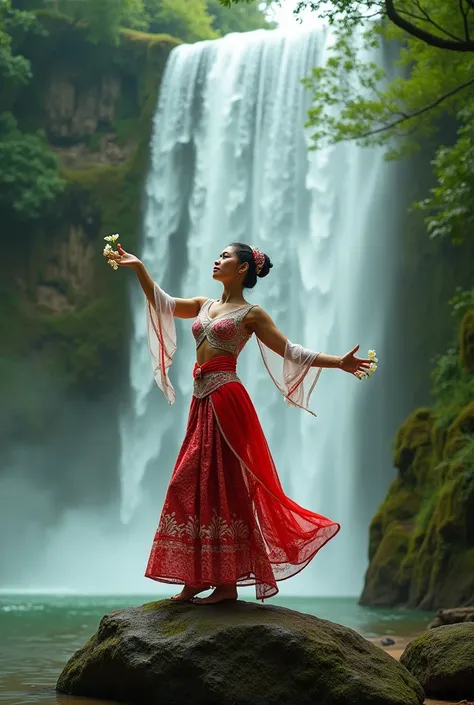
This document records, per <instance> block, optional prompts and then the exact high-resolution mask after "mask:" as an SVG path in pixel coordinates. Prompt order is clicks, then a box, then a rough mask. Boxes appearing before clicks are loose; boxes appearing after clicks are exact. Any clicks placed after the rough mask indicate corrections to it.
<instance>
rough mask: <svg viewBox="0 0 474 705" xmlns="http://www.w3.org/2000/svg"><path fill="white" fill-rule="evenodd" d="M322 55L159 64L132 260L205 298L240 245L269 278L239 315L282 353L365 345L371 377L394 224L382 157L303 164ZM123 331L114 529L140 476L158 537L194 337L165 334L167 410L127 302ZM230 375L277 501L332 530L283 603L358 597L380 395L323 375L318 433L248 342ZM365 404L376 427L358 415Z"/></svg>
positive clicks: (251, 43) (208, 52)
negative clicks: (268, 454)
mask: <svg viewBox="0 0 474 705" xmlns="http://www.w3.org/2000/svg"><path fill="white" fill-rule="evenodd" d="M329 43H330V38H329V37H328V34H327V32H325V31H324V30H312V31H305V30H301V29H299V30H298V31H294V32H292V33H284V32H281V31H258V32H252V33H248V34H242V35H237V34H235V35H229V36H227V37H225V38H224V39H219V40H217V41H212V42H202V43H198V44H194V45H190V46H187V45H183V46H180V47H178V48H176V49H175V50H174V51H173V52H172V53H171V55H170V57H169V60H168V64H167V67H166V71H165V75H164V78H163V83H162V86H161V93H160V100H159V105H158V109H157V113H156V117H155V122H154V137H153V142H152V165H151V170H150V174H149V179H148V185H147V208H146V215H145V222H144V244H143V249H142V252H141V256H142V258H143V259H144V261H145V263H146V265H147V267H148V268H149V271H150V273H151V274H152V276H153V277H154V278H155V279H156V281H158V282H159V283H160V284H161V286H162V287H163V288H165V289H166V290H167V291H168V292H169V293H171V294H172V295H174V296H194V295H204V296H211V297H215V298H218V297H219V295H220V288H219V285H218V284H217V283H215V282H213V280H212V278H211V273H212V266H213V260H214V259H215V258H216V257H217V256H218V254H219V252H220V251H221V249H222V248H223V247H224V246H226V245H227V244H229V243H230V242H233V241H244V242H248V243H250V244H254V245H256V246H258V247H260V248H261V249H262V250H264V251H265V252H267V253H268V254H269V256H270V257H271V259H272V261H273V264H274V269H273V270H272V271H271V273H270V275H269V276H268V277H267V278H266V279H264V280H261V281H259V282H258V285H257V287H256V289H254V290H252V291H251V292H248V296H247V298H248V300H250V301H251V302H255V303H258V304H259V305H260V306H262V307H263V308H264V309H265V310H267V311H268V312H269V313H270V315H271V316H272V317H273V319H274V320H275V322H276V324H277V325H278V327H279V328H280V329H281V330H282V331H283V332H284V333H285V334H286V335H287V336H288V337H289V338H290V339H291V340H293V341H294V342H300V343H301V344H303V345H305V346H307V347H311V348H312V349H314V350H320V351H323V352H326V353H330V354H341V353H344V352H346V351H347V350H349V349H350V348H352V347H353V346H354V345H356V344H357V343H361V353H362V354H365V353H366V352H367V349H368V348H369V347H374V348H376V349H377V352H378V353H379V357H380V359H381V363H382V366H381V370H382V372H378V373H377V375H380V374H383V369H384V367H383V364H384V359H386V358H387V355H388V350H386V349H385V346H384V322H385V321H386V319H387V317H388V316H389V314H390V311H391V304H392V299H393V288H394V286H393V285H394V277H395V275H394V274H393V275H392V277H391V276H390V275H389V272H390V271H395V270H396V268H395V267H393V266H392V268H390V267H389V266H388V265H389V261H390V259H391V258H392V257H393V255H394V251H395V248H394V243H395V236H396V226H395V225H394V224H392V226H391V227H390V226H389V227H388V228H387V221H388V220H390V214H389V211H390V208H391V207H392V206H393V199H392V198H391V193H392V192H393V188H392V180H393V178H394V169H393V167H391V166H389V165H387V164H386V163H385V162H384V161H383V155H382V153H381V152H380V151H379V150H368V149H366V150H362V149H359V148H357V147H356V146H355V145H354V144H352V143H345V144H341V145H338V146H336V147H329V148H325V149H324V150H320V151H318V152H314V151H309V149H308V147H309V145H310V134H309V133H308V132H307V131H306V130H305V128H304V123H305V121H306V114H307V110H308V107H309V101H310V93H309V91H307V90H305V89H304V87H303V86H302V84H301V79H302V78H303V77H304V76H305V75H308V74H309V72H310V70H311V68H312V67H314V66H317V65H318V64H319V65H321V64H322V63H323V62H324V60H325V57H326V55H327V51H328V45H329ZM378 60H379V61H380V60H382V57H381V56H379V57H378ZM393 223H395V219H393ZM133 317H134V336H133V341H132V349H131V404H130V407H129V408H128V409H127V411H126V412H125V413H124V414H123V417H122V422H121V426H122V445H123V453H122V461H121V484H122V519H123V521H124V522H129V521H130V520H131V519H132V517H134V515H135V514H136V512H137V511H138V510H141V508H142V507H143V506H145V504H144V503H145V502H146V497H144V495H146V493H145V492H144V486H146V485H147V478H148V477H150V476H151V475H153V476H156V474H157V473H160V475H161V484H160V492H161V493H162V496H155V497H154V498H153V505H154V506H155V507H156V517H155V519H156V523H157V522H158V518H159V509H160V503H161V501H162V499H163V497H164V490H165V487H166V484H167V481H168V479H169V477H170V474H171V470H172V463H173V461H174V458H175V455H176V453H177V450H178V447H179V443H180V441H181V439H182V436H183V434H184V427H185V420H186V415H187V412H188V408H189V398H190V395H191V386H192V378H191V369H192V364H193V361H194V340H193V338H192V336H191V333H190V322H189V321H184V322H178V353H177V355H176V358H175V362H174V365H173V367H172V368H171V379H172V381H173V383H174V386H175V388H176V391H177V401H176V404H175V405H174V407H172V408H169V407H167V405H166V403H165V402H164V400H163V399H161V398H159V397H160V396H161V395H160V392H159V390H158V389H157V388H156V386H155V383H154V381H153V377H152V372H151V365H150V361H149V359H148V349H147V342H146V324H145V315H144V300H143V294H142V293H141V291H138V290H137V289H135V290H134V292H133ZM386 353H387V354H386ZM384 355H385V358H384ZM239 375H240V376H241V378H242V380H243V382H244V384H245V385H246V387H247V389H248V390H249V392H250V395H251V397H252V399H253V401H254V403H255V406H256V409H257V412H258V414H259V416H260V418H261V420H262V425H263V427H264V430H265V432H266V434H267V437H268V440H269V443H270V447H271V449H272V452H273V455H274V458H275V461H276V464H277V467H278V469H279V473H280V477H281V480H282V483H283V486H284V487H285V490H286V491H287V493H288V494H290V496H291V497H292V498H293V499H295V500H296V501H298V502H299V503H300V504H302V505H303V506H307V507H308V508H310V509H313V510H314V511H317V512H320V513H321V514H324V515H325V516H328V517H330V518H332V519H335V520H338V521H339V522H340V523H341V524H342V531H341V532H340V534H339V535H338V536H337V537H336V538H335V539H334V540H333V541H331V542H330V544H329V545H328V546H327V547H325V548H324V550H323V551H321V553H320V554H318V556H317V557H316V559H315V560H314V561H313V562H312V564H310V566H309V567H308V568H307V569H306V570H305V571H303V572H302V573H301V574H300V575H299V576H297V577H296V578H294V579H293V580H292V581H289V584H288V585H286V584H283V585H284V587H285V590H286V591H287V592H288V591H290V592H294V593H300V594H302V593H312V594H319V595H329V594H338V595H350V594H356V593H358V592H359V590H360V588H361V582H362V577H363V571H364V568H365V563H366V546H367V527H368V523H369V520H370V518H371V515H372V514H373V512H374V511H375V508H376V506H377V504H378V503H379V501H380V500H381V497H382V496H383V492H384V491H385V489H386V486H387V483H388V480H387V471H386V472H385V478H384V479H383V480H380V479H377V478H376V477H374V480H373V482H370V484H368V483H367V476H368V474H367V467H368V464H369V465H370V466H371V467H372V468H373V471H377V472H380V469H381V468H382V467H383V466H384V465H385V468H387V469H388V470H390V467H391V464H390V458H389V456H388V448H389V438H390V436H391V435H392V433H393V431H394V428H393V426H391V425H390V419H389V415H387V414H386V413H385V407H384V402H383V396H382V394H383V383H380V381H379V379H377V378H376V377H374V378H373V379H372V380H370V381H369V382H365V383H360V382H357V381H356V379H355V378H353V377H351V376H349V375H345V374H343V373H341V372H339V371H334V370H324V371H323V374H322V376H321V380H320V382H319V384H318V387H317V389H316V392H315V394H314V396H313V403H312V406H313V408H314V409H315V411H316V412H317V413H318V416H319V418H318V419H315V418H314V417H312V416H310V415H309V414H306V413H305V412H302V411H299V410H296V409H294V408H290V407H288V406H287V405H286V404H285V403H284V401H283V399H282V398H281V396H280V395H279V394H278V392H277V391H276V390H275V389H274V388H273V385H272V382H271V381H270V379H269V378H268V376H267V374H266V372H265V369H264V366H263V363H262V362H261V360H260V359H259V353H258V350H257V345H256V343H255V342H252V341H251V342H250V343H249V344H248V345H247V348H246V349H245V350H244V352H243V354H242V356H241V359H240V360H239ZM368 400H369V401H370V404H371V405H372V407H373V408H374V409H375V414H374V415H372V416H369V415H363V409H364V407H365V405H366V404H367V401H368ZM369 426H371V427H372V433H373V437H374V440H373V441H370V438H371V436H370V429H368V427H369ZM361 439H362V440H361ZM158 458H160V459H161V460H160V462H158ZM163 458H166V463H167V466H166V467H164V465H163V462H164V461H163ZM155 485H156V482H155ZM374 488H375V489H374ZM160 492H158V494H160ZM151 538H152V537H151V536H150V539H151Z"/></svg>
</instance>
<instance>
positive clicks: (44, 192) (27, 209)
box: [0, 114, 64, 221]
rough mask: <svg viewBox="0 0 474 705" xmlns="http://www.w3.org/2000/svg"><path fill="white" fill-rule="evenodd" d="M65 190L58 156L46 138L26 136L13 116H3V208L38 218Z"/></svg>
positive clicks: (22, 216)
mask: <svg viewBox="0 0 474 705" xmlns="http://www.w3.org/2000/svg"><path fill="white" fill-rule="evenodd" d="M63 188H64V181H63V179H61V177H60V176H59V173H58V161H57V159H56V155H55V154H54V153H53V152H52V151H51V149H50V148H49V145H48V143H47V142H46V140H45V138H44V136H43V135H42V134H41V133H38V134H25V133H23V132H21V131H20V130H19V129H18V128H17V125H16V122H15V120H14V118H13V116H12V115H8V114H3V115H0V209H1V210H2V212H3V214H4V215H5V213H9V212H10V213H13V214H14V215H15V216H16V217H17V218H18V219H20V220H22V221H24V220H31V219H33V218H38V217H39V216H40V215H41V214H42V213H43V211H44V209H45V207H46V206H47V205H48V204H50V203H52V202H53V201H54V200H55V198H56V197H57V195H58V194H59V193H61V191H62V190H63Z"/></svg>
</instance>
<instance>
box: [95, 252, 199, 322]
mask: <svg viewBox="0 0 474 705" xmlns="http://www.w3.org/2000/svg"><path fill="white" fill-rule="evenodd" d="M117 250H118V253H119V254H118V256H117V255H113V254H110V253H108V254H107V255H106V257H108V258H109V259H114V260H115V261H116V262H117V264H118V265H120V266H122V267H131V268H132V269H133V270H134V271H135V274H136V275H137V279H138V281H139V282H140V286H141V288H142V289H143V293H144V294H145V296H146V298H147V299H148V301H149V302H150V305H151V306H153V308H154V307H155V282H154V281H153V279H152V277H151V276H150V273H149V272H148V270H147V268H146V267H145V265H144V264H143V262H142V261H141V260H140V259H138V257H136V256H135V255H132V254H131V253H130V252H125V250H124V249H123V247H122V245H120V243H118V244H117ZM205 300H206V299H205V297H203V296H196V297H194V298H192V299H174V302H175V308H174V311H173V315H174V317H175V318H195V317H196V316H197V315H198V313H199V311H200V309H201V306H202V305H203V303H204V301H205Z"/></svg>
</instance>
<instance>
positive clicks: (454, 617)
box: [428, 607, 474, 629]
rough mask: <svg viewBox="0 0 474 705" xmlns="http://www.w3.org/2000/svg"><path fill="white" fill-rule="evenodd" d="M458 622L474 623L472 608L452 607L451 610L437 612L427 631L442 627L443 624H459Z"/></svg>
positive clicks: (473, 610)
mask: <svg viewBox="0 0 474 705" xmlns="http://www.w3.org/2000/svg"><path fill="white" fill-rule="evenodd" d="M460 622H474V607H453V608H452V609H444V610H438V612H437V614H436V617H435V618H434V619H433V621H432V622H431V624H430V625H429V626H428V629H434V628H435V627H442V626H443V625H444V624H459V623H460Z"/></svg>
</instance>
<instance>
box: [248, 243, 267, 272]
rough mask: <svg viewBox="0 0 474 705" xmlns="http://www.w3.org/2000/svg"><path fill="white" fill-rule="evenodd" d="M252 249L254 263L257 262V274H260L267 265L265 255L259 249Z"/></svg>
mask: <svg viewBox="0 0 474 705" xmlns="http://www.w3.org/2000/svg"><path fill="white" fill-rule="evenodd" d="M250 249H251V250H252V255H253V261H254V262H255V269H256V270H257V274H260V272H261V271H262V267H263V265H264V264H265V255H264V254H263V252H262V251H261V250H259V249H258V247H251V248H250Z"/></svg>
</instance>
